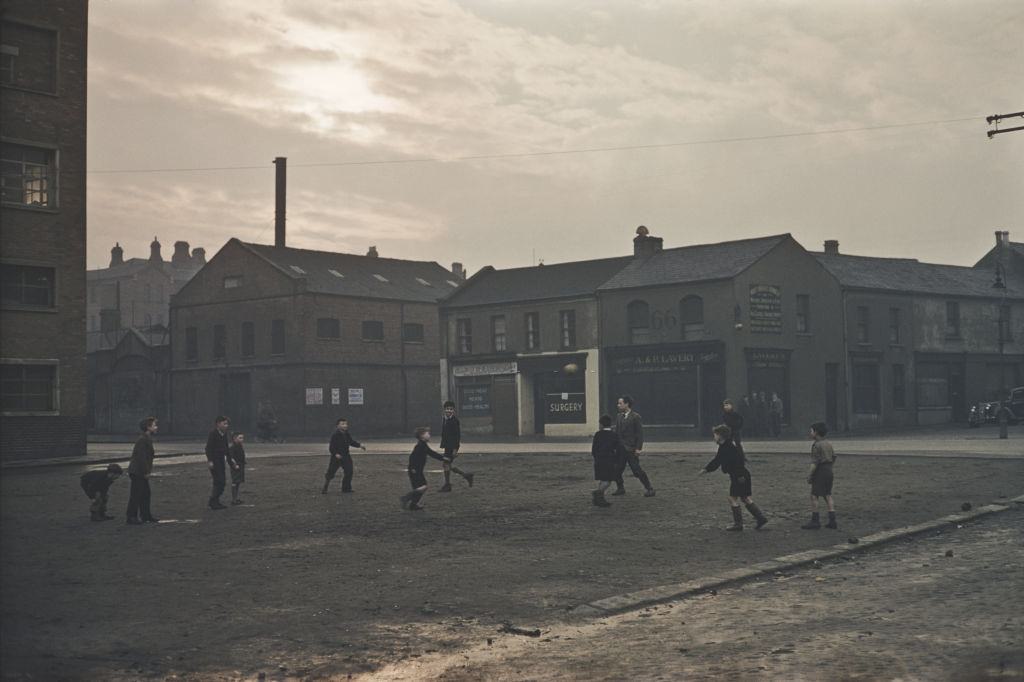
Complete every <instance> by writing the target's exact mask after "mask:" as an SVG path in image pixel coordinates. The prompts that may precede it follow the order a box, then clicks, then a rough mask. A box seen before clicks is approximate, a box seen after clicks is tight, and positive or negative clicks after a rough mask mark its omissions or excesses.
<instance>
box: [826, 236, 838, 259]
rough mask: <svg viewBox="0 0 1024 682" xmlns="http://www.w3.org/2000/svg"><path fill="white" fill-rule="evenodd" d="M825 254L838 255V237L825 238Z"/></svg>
mask: <svg viewBox="0 0 1024 682" xmlns="http://www.w3.org/2000/svg"><path fill="white" fill-rule="evenodd" d="M825 255H826V256H838V255H839V240H838V239H826V240H825Z"/></svg>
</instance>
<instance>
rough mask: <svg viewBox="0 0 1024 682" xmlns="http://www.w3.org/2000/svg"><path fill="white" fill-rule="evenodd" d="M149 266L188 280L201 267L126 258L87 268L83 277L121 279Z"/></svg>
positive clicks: (173, 277) (176, 278) (177, 278)
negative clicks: (117, 262) (102, 265)
mask: <svg viewBox="0 0 1024 682" xmlns="http://www.w3.org/2000/svg"><path fill="white" fill-rule="evenodd" d="M150 266H152V267H155V268H157V269H158V270H160V271H162V272H163V273H164V274H165V275H167V276H168V277H170V278H171V279H173V280H176V281H180V280H189V279H191V278H192V276H193V275H195V274H196V273H197V272H199V270H200V268H202V266H201V265H187V266H180V265H173V264H171V263H170V262H169V261H157V262H155V263H154V262H153V261H151V260H149V259H148V258H128V259H126V260H125V261H124V262H123V263H121V264H120V265H114V266H111V267H106V268H97V269H95V270H87V271H86V273H85V277H86V279H87V280H92V281H97V280H104V279H121V278H122V277H131V276H133V275H135V274H136V273H138V272H139V271H141V270H144V269H145V268H147V267H150Z"/></svg>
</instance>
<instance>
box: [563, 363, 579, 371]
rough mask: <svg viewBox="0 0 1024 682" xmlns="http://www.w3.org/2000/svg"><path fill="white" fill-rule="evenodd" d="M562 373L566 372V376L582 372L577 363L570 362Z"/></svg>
mask: <svg viewBox="0 0 1024 682" xmlns="http://www.w3.org/2000/svg"><path fill="white" fill-rule="evenodd" d="M562 371H563V372H565V373H566V374H575V373H576V372H578V371H580V367H579V365H577V364H576V363H575V362H570V363H569V364H568V365H566V366H565V367H563V368H562Z"/></svg>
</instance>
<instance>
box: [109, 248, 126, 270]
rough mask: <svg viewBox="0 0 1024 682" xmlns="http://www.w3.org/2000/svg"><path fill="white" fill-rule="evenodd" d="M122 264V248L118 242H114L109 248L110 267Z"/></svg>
mask: <svg viewBox="0 0 1024 682" xmlns="http://www.w3.org/2000/svg"><path fill="white" fill-rule="evenodd" d="M123 264H124V249H122V248H121V243H120V242H114V248H112V249H111V250H110V267H114V266H115V265H123Z"/></svg>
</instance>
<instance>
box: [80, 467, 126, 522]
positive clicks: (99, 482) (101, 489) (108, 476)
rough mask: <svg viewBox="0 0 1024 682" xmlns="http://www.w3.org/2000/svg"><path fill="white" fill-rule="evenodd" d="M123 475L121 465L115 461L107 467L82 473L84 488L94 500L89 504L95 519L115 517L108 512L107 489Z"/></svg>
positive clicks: (87, 495) (106, 519)
mask: <svg viewBox="0 0 1024 682" xmlns="http://www.w3.org/2000/svg"><path fill="white" fill-rule="evenodd" d="M120 477H121V467H120V466H119V465H117V464H115V463H113V462H111V463H110V464H108V465H107V468H106V469H98V470H96V471H86V472H85V473H84V474H82V477H81V479H79V480H80V481H81V484H82V490H84V491H85V495H86V497H88V498H89V499H90V500H92V504H91V505H89V513H90V515H91V517H92V520H93V521H109V520H110V519H112V518H114V517H113V516H110V515H108V514H107V491H108V490H109V489H110V484H111V483H113V482H114V481H116V480H117V479H119V478H120Z"/></svg>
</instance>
